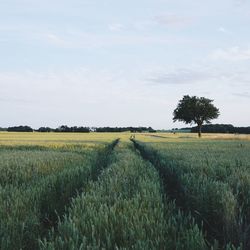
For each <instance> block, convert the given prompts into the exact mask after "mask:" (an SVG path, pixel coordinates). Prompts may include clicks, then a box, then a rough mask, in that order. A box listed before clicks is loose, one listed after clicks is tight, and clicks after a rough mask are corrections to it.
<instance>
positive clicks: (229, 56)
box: [209, 46, 250, 61]
mask: <svg viewBox="0 0 250 250" xmlns="http://www.w3.org/2000/svg"><path fill="white" fill-rule="evenodd" d="M209 58H210V59H212V60H224V61H244V60H249V59H250V49H241V48H240V47H238V46H235V47H232V48H228V49H217V50H215V51H214V52H212V53H211V55H210V56H209Z"/></svg>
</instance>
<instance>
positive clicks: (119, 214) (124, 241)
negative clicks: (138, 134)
mask: <svg viewBox="0 0 250 250" xmlns="http://www.w3.org/2000/svg"><path fill="white" fill-rule="evenodd" d="M40 247H41V249H44V250H45V249H46V250H52V249H58V250H59V249H65V250H66V249H71V250H74V249H75V250H76V249H91V250H95V249H96V250H97V249H169V250H170V249H171V250H172V249H178V250H184V249H193V250H195V249H197V250H201V249H206V248H207V247H206V243H205V240H204V236H203V235H202V233H201V231H200V230H199V228H198V226H197V225H195V223H194V222H193V219H192V217H191V216H189V215H187V216H184V215H183V214H182V213H181V212H180V211H179V210H178V209H176V207H175V204H174V203H173V202H169V201H167V200H166V199H165V197H164V194H163V192H162V186H161V182H160V179H159V175H158V173H157V171H156V170H155V169H154V167H153V166H152V165H151V164H150V163H149V162H145V161H144V160H143V159H142V158H141V157H140V155H139V154H138V153H137V152H135V150H134V148H133V147H132V144H131V143H130V145H128V144H126V143H120V144H119V145H118V146H117V147H116V148H115V150H114V152H113V154H112V161H111V165H110V166H109V167H108V168H106V169H105V170H104V171H103V172H102V174H101V175H100V176H99V178H98V181H96V182H91V183H89V185H88V187H87V188H86V191H85V192H84V193H82V194H81V195H79V196H78V197H76V198H75V199H74V200H73V202H72V206H71V207H70V209H69V212H68V215H67V216H65V217H64V219H63V220H61V221H60V222H59V224H58V227H57V229H56V230H52V231H51V233H50V237H49V238H47V239H44V240H43V241H41V245H40Z"/></svg>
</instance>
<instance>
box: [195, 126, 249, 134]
mask: <svg viewBox="0 0 250 250" xmlns="http://www.w3.org/2000/svg"><path fill="white" fill-rule="evenodd" d="M198 130H199V128H198V126H196V127H192V128H191V132H192V133H197V132H198ZM202 132H203V133H230V134H250V127H234V126H233V125H231V124H208V125H203V127H202Z"/></svg>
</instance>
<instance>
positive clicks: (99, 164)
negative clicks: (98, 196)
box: [40, 139, 120, 237]
mask: <svg viewBox="0 0 250 250" xmlns="http://www.w3.org/2000/svg"><path fill="white" fill-rule="evenodd" d="M119 141H120V139H116V140H114V141H113V142H112V143H110V144H109V145H107V146H106V147H105V149H103V150H100V151H99V152H98V154H97V158H96V159H95V160H94V162H93V163H92V167H91V170H90V171H91V172H90V173H89V179H88V181H87V183H83V185H82V186H81V187H80V188H79V187H78V188H76V189H75V190H74V192H73V193H70V194H69V195H68V197H67V199H66V201H65V204H64V207H63V208H62V209H61V210H60V211H56V208H55V210H54V211H51V210H50V211H49V212H48V213H45V214H43V215H42V216H41V222H40V223H41V226H42V228H43V233H42V234H41V235H40V237H46V235H47V234H48V233H49V231H50V230H51V229H52V228H54V230H55V231H56V230H57V225H58V222H59V220H60V219H61V218H62V217H63V216H65V215H66V214H67V207H68V206H69V205H70V204H71V201H72V199H73V198H75V197H76V196H77V195H78V194H79V192H80V193H81V192H82V190H83V189H84V188H85V187H86V186H87V184H88V183H89V182H90V181H97V180H98V177H99V175H100V174H101V172H102V171H103V170H104V169H106V168H107V167H108V166H109V165H110V160H111V159H110V158H111V155H112V152H113V151H114V149H115V147H116V146H117V144H118V143H119ZM71 181H72V180H71ZM64 185H67V183H65V184H64ZM61 195H62V196H63V193H62V194H61ZM59 196H60V195H59Z"/></svg>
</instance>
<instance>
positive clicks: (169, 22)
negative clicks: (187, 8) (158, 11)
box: [155, 14, 194, 28]
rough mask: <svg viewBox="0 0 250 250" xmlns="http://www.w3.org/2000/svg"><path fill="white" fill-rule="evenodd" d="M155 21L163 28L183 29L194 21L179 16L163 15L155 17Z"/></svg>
mask: <svg viewBox="0 0 250 250" xmlns="http://www.w3.org/2000/svg"><path fill="white" fill-rule="evenodd" d="M155 21H156V22H157V23H159V24H161V25H164V26H165V27H179V28H180V27H185V26H188V25H190V24H191V23H192V22H193V21H194V20H193V18H191V17H185V16H179V15H176V14H164V15H159V16H156V17H155Z"/></svg>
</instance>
